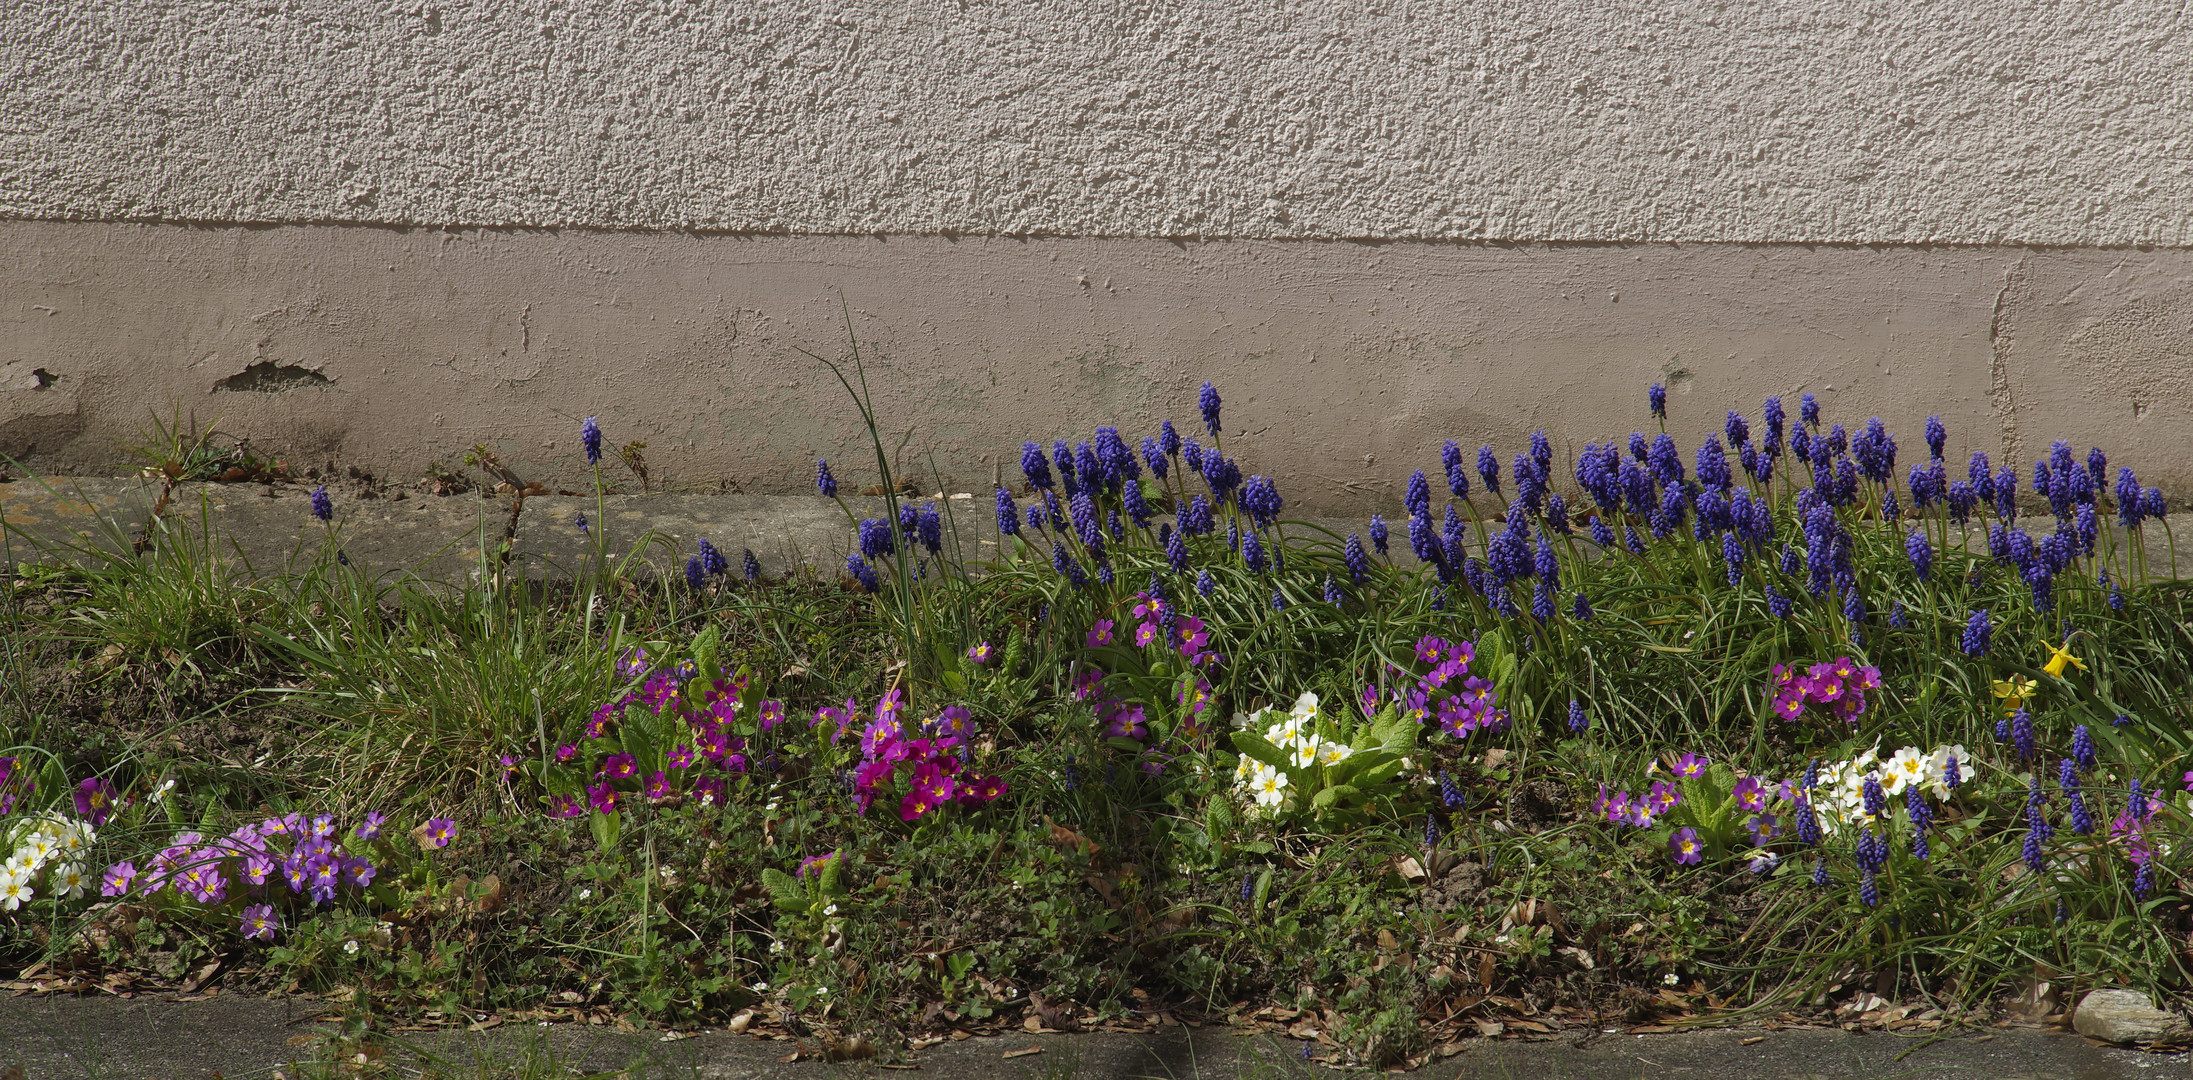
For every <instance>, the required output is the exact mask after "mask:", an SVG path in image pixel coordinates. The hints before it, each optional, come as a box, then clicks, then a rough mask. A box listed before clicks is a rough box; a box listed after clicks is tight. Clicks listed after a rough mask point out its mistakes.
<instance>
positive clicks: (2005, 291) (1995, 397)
mask: <svg viewBox="0 0 2193 1080" xmlns="http://www.w3.org/2000/svg"><path fill="white" fill-rule="evenodd" d="M2027 258H2028V257H2027V256H2023V255H2021V256H2019V257H2018V261H2017V262H2015V263H2012V264H2011V265H2010V266H2009V267H2008V268H2007V269H2005V270H2004V271H2003V287H2002V289H2000V290H1999V291H1997V292H1996V294H1995V308H1994V310H1993V312H1991V313H1990V314H1989V316H1988V321H1987V345H1988V351H1989V352H1990V353H1991V354H1992V355H1991V357H1990V359H1989V363H1988V374H1989V380H1988V388H1987V400H1988V403H1989V404H1990V405H1992V406H1994V409H1995V422H1996V425H1997V427H1998V429H1999V433H2000V439H2001V442H2002V448H2001V453H2002V456H2003V460H2004V461H2006V462H2008V461H2015V460H2017V459H2018V456H2019V450H2020V449H2021V448H2020V446H2019V438H2018V403H2017V402H2016V401H2015V400H2014V399H2013V398H2012V396H2011V391H2010V350H2011V349H2012V348H2013V347H2014V345H2015V338H2014V336H2013V335H2012V333H2011V328H2010V297H2011V293H2013V292H2015V291H2016V290H2017V289H2018V287H2019V286H2020V285H2022V284H2024V283H2025V279H2026V261H2027Z"/></svg>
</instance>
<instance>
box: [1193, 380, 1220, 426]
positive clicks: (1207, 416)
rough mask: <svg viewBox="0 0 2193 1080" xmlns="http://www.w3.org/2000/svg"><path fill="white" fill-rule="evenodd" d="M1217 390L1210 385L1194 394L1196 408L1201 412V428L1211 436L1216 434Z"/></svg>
mask: <svg viewBox="0 0 2193 1080" xmlns="http://www.w3.org/2000/svg"><path fill="white" fill-rule="evenodd" d="M1218 405H1219V402H1218V390H1217V388H1216V387H1213V386H1212V385H1211V384H1210V383H1208V382H1206V383H1204V384H1203V389H1202V390H1201V391H1199V392H1198V393H1197V394H1196V407H1197V408H1199V409H1201V410H1203V427H1204V428H1205V429H1206V430H1208V431H1209V432H1210V433H1211V434H1212V435H1213V436H1216V435H1217V434H1218Z"/></svg>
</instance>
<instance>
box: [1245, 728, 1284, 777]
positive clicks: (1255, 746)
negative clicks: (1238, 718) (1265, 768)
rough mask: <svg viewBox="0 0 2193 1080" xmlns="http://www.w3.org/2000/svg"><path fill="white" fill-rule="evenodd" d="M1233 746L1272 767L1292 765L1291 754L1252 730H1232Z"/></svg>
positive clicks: (1282, 767) (1279, 767)
mask: <svg viewBox="0 0 2193 1080" xmlns="http://www.w3.org/2000/svg"><path fill="white" fill-rule="evenodd" d="M1234 747H1235V749H1238V750H1240V751H1241V752H1242V753H1244V754H1247V755H1248V756H1250V757H1252V758H1255V759H1256V760H1258V761H1261V762H1263V763H1264V764H1266V765H1269V766H1271V767H1272V768H1275V769H1281V770H1287V769H1292V768H1293V767H1294V760H1293V758H1292V756H1291V755H1289V754H1288V753H1287V752H1286V751H1284V750H1281V749H1280V748H1278V747H1276V746H1273V745H1272V744H1271V743H1269V742H1266V741H1264V736H1262V735H1258V734H1257V733H1255V732H1253V731H1236V732H1234Z"/></svg>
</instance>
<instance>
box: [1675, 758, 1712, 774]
mask: <svg viewBox="0 0 2193 1080" xmlns="http://www.w3.org/2000/svg"><path fill="white" fill-rule="evenodd" d="M1711 764H1713V763H1712V762H1711V761H1709V760H1707V759H1706V757H1705V756H1704V755H1702V754H1684V755H1683V756H1682V757H1679V758H1676V759H1675V769H1674V772H1675V775H1677V776H1680V777H1682V778H1683V779H1685V780H1696V779H1697V778H1699V777H1701V776H1704V775H1706V767H1707V766H1708V765H1711Z"/></svg>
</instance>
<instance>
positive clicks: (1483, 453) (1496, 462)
mask: <svg viewBox="0 0 2193 1080" xmlns="http://www.w3.org/2000/svg"><path fill="white" fill-rule="evenodd" d="M1477 478H1478V479H1480V480H1483V481H1484V482H1485V490H1486V491H1488V492H1491V493H1492V494H1494V495H1498V494H1500V458H1499V457H1498V456H1497V455H1495V454H1494V453H1493V452H1492V447H1491V446H1490V445H1486V446H1480V447H1478V448H1477Z"/></svg>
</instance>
